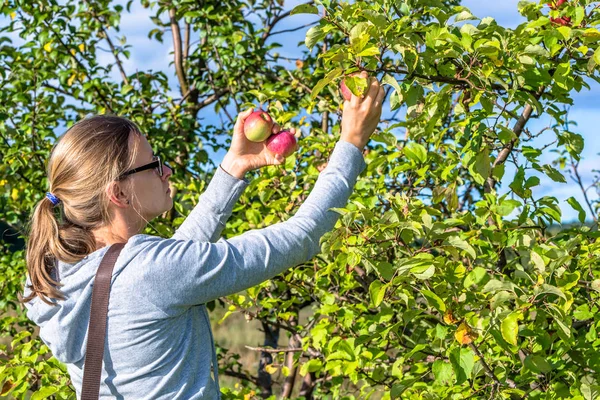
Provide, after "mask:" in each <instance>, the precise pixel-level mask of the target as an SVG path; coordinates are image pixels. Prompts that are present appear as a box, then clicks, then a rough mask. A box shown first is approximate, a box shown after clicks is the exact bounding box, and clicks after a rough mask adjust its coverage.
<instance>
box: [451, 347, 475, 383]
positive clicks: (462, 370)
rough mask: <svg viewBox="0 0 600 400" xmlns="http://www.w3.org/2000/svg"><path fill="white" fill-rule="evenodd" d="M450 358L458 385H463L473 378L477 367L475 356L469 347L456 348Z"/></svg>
mask: <svg viewBox="0 0 600 400" xmlns="http://www.w3.org/2000/svg"><path fill="white" fill-rule="evenodd" d="M449 358H450V362H451V363H452V368H453V369H454V373H455V374H456V384H457V385H462V384H463V383H464V382H466V381H467V380H468V379H470V378H471V373H472V372H473V367H474V366H475V354H474V353H473V350H471V349H470V348H468V347H467V348H464V347H456V348H454V349H453V350H452V351H451V352H450V357H449Z"/></svg>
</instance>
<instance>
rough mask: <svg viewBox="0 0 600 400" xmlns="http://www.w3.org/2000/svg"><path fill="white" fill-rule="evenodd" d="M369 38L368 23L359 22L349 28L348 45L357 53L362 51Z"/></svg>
mask: <svg viewBox="0 0 600 400" xmlns="http://www.w3.org/2000/svg"><path fill="white" fill-rule="evenodd" d="M370 38H371V36H370V35H369V23H368V22H359V23H358V24H356V25H354V27H353V28H352V29H351V30H350V47H351V48H352V50H353V51H354V53H355V54H358V53H360V52H361V51H363V49H364V48H365V46H366V44H367V42H368V41H369V39H370Z"/></svg>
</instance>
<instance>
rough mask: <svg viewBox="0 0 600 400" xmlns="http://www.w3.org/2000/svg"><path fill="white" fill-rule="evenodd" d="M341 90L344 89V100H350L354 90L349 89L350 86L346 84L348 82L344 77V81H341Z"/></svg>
mask: <svg viewBox="0 0 600 400" xmlns="http://www.w3.org/2000/svg"><path fill="white" fill-rule="evenodd" d="M340 90H341V91H342V97H343V98H344V100H346V101H350V99H351V98H352V92H351V91H350V89H348V86H346V82H345V81H344V80H343V79H342V83H340Z"/></svg>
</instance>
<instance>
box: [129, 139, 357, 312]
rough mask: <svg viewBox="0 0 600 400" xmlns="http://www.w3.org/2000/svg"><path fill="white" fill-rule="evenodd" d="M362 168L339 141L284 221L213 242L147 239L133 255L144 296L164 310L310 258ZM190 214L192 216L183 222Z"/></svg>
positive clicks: (248, 283) (205, 299)
mask: <svg viewBox="0 0 600 400" xmlns="http://www.w3.org/2000/svg"><path fill="white" fill-rule="evenodd" d="M364 168H365V162H364V159H363V156H362V152H361V151H360V150H359V149H358V148H357V147H355V146H354V145H352V144H350V143H348V142H344V141H340V142H338V143H337V144H336V146H335V149H334V151H333V153H332V155H331V157H330V160H329V163H328V165H327V167H326V168H325V169H324V170H323V171H322V172H321V174H320V176H319V178H318V179H317V182H316V184H315V187H314V188H313V190H312V192H311V193H310V195H309V196H308V197H307V199H306V200H305V201H304V203H303V204H302V205H301V206H300V208H299V210H298V212H297V213H296V215H294V216H293V217H291V218H290V219H288V220H287V221H285V222H281V223H278V224H274V225H272V226H270V227H267V228H264V229H256V230H252V231H248V232H246V233H244V234H242V235H239V236H236V237H234V238H231V239H228V240H226V239H220V240H219V241H218V242H216V243H210V242H207V241H202V240H177V239H167V240H164V239H157V240H153V241H151V242H150V243H149V244H148V245H147V246H145V247H144V248H143V249H142V250H141V251H139V252H138V255H137V257H136V258H137V259H138V260H137V262H136V264H138V265H140V266H142V268H141V274H142V276H141V278H142V279H141V281H140V285H142V286H143V287H144V288H145V289H146V291H147V294H148V296H149V301H150V302H151V303H153V304H154V305H155V306H157V307H159V308H161V309H163V310H165V311H167V312H168V313H169V310H171V311H175V310H176V309H178V308H179V307H189V306H193V305H198V304H203V303H206V302H208V301H210V300H213V299H216V298H218V297H221V296H225V295H229V294H232V293H236V292H239V291H241V290H244V289H247V288H249V287H252V286H254V285H257V284H259V283H260V282H263V281H265V280H267V279H269V278H272V277H273V276H275V275H277V274H279V273H281V272H283V271H284V270H286V269H287V268H289V267H292V266H296V265H298V264H301V263H303V262H306V261H308V260H310V259H311V258H312V257H314V256H315V255H316V254H317V253H318V252H319V249H320V244H319V240H320V238H321V237H322V236H323V234H325V233H326V232H328V231H329V230H331V229H333V227H334V226H335V223H336V221H337V219H338V217H339V215H338V214H337V213H336V212H334V211H331V210H330V209H331V208H334V207H344V206H345V205H346V203H347V201H348V198H349V197H350V194H351V193H352V190H353V187H354V184H355V183H356V179H357V177H358V175H359V174H360V173H361V172H362V170H363V169H364ZM191 217H196V218H197V217H198V216H196V215H190V217H188V221H190V218H191ZM186 222H187V221H186ZM190 222H191V221H190Z"/></svg>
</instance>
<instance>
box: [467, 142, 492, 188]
mask: <svg viewBox="0 0 600 400" xmlns="http://www.w3.org/2000/svg"><path fill="white" fill-rule="evenodd" d="M470 171H471V175H473V178H474V179H475V182H477V183H478V184H480V185H483V184H484V183H485V181H486V180H487V178H489V177H490V174H491V171H492V166H491V161H490V151H489V149H487V148H485V149H483V150H482V151H480V152H479V153H478V154H477V155H476V156H475V162H474V163H473V164H472V168H470Z"/></svg>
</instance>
